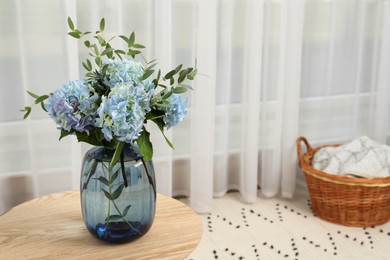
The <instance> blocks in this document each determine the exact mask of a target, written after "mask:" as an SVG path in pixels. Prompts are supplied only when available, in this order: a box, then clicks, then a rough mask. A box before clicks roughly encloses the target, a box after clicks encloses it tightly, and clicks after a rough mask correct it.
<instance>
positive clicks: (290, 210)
mask: <svg viewBox="0 0 390 260" xmlns="http://www.w3.org/2000/svg"><path fill="white" fill-rule="evenodd" d="M275 211H276V214H277V215H278V219H279V221H280V222H283V221H284V218H283V212H285V213H288V214H295V215H297V216H300V217H303V218H307V215H306V214H304V213H302V212H300V211H298V210H296V209H293V208H291V207H289V206H288V205H280V204H279V203H276V204H275Z"/></svg>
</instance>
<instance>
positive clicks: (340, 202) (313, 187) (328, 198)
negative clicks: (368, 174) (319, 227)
mask: <svg viewBox="0 0 390 260" xmlns="http://www.w3.org/2000/svg"><path fill="white" fill-rule="evenodd" d="M302 142H303V143H304V144H305V145H306V153H305V154H303V153H302V150H301V143H302ZM296 144H297V151H298V157H299V166H300V167H301V168H302V170H303V171H304V173H305V178H306V182H307V187H308V190H309V193H310V199H311V209H312V211H313V213H314V214H315V215H317V216H318V217H320V218H321V219H323V220H326V221H329V222H332V223H336V224H341V225H345V226H357V227H363V226H376V225H380V224H383V223H385V222H387V221H388V220H389V219H390V177H386V178H352V177H345V176H338V175H333V174H328V173H325V172H322V171H319V170H316V169H314V168H313V167H312V166H311V162H312V160H313V157H314V154H315V153H316V152H317V151H318V150H319V149H321V148H323V147H330V146H332V147H336V146H338V145H327V146H321V147H318V148H314V149H313V148H312V147H311V146H310V144H309V143H308V141H307V140H306V138H305V137H299V138H298V139H297V141H296Z"/></svg>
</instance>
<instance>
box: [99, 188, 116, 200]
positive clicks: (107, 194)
mask: <svg viewBox="0 0 390 260" xmlns="http://www.w3.org/2000/svg"><path fill="white" fill-rule="evenodd" d="M102 191H103V192H104V195H105V196H106V198H107V199H109V200H114V199H113V198H112V196H111V194H110V193H109V192H108V191H106V190H103V189H102Z"/></svg>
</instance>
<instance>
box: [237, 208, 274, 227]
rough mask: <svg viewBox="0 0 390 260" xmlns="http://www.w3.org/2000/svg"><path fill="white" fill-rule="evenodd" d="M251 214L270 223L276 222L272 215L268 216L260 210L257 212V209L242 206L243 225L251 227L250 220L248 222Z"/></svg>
mask: <svg viewBox="0 0 390 260" xmlns="http://www.w3.org/2000/svg"><path fill="white" fill-rule="evenodd" d="M249 216H251V217H256V218H257V219H261V220H263V221H265V222H268V223H270V224H273V223H274V220H273V219H272V218H270V217H267V216H264V214H261V213H259V212H256V211H255V210H253V209H245V208H242V209H241V217H242V220H243V222H244V223H243V225H244V226H245V227H249V226H250V225H249V222H248V217H249Z"/></svg>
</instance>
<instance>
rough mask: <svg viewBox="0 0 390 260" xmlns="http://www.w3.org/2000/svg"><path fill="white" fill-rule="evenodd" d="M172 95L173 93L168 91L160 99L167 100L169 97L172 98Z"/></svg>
mask: <svg viewBox="0 0 390 260" xmlns="http://www.w3.org/2000/svg"><path fill="white" fill-rule="evenodd" d="M172 94H173V91H172V90H170V91H168V92H167V93H165V94H164V95H163V96H162V99H167V98H169V97H170V96H172Z"/></svg>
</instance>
